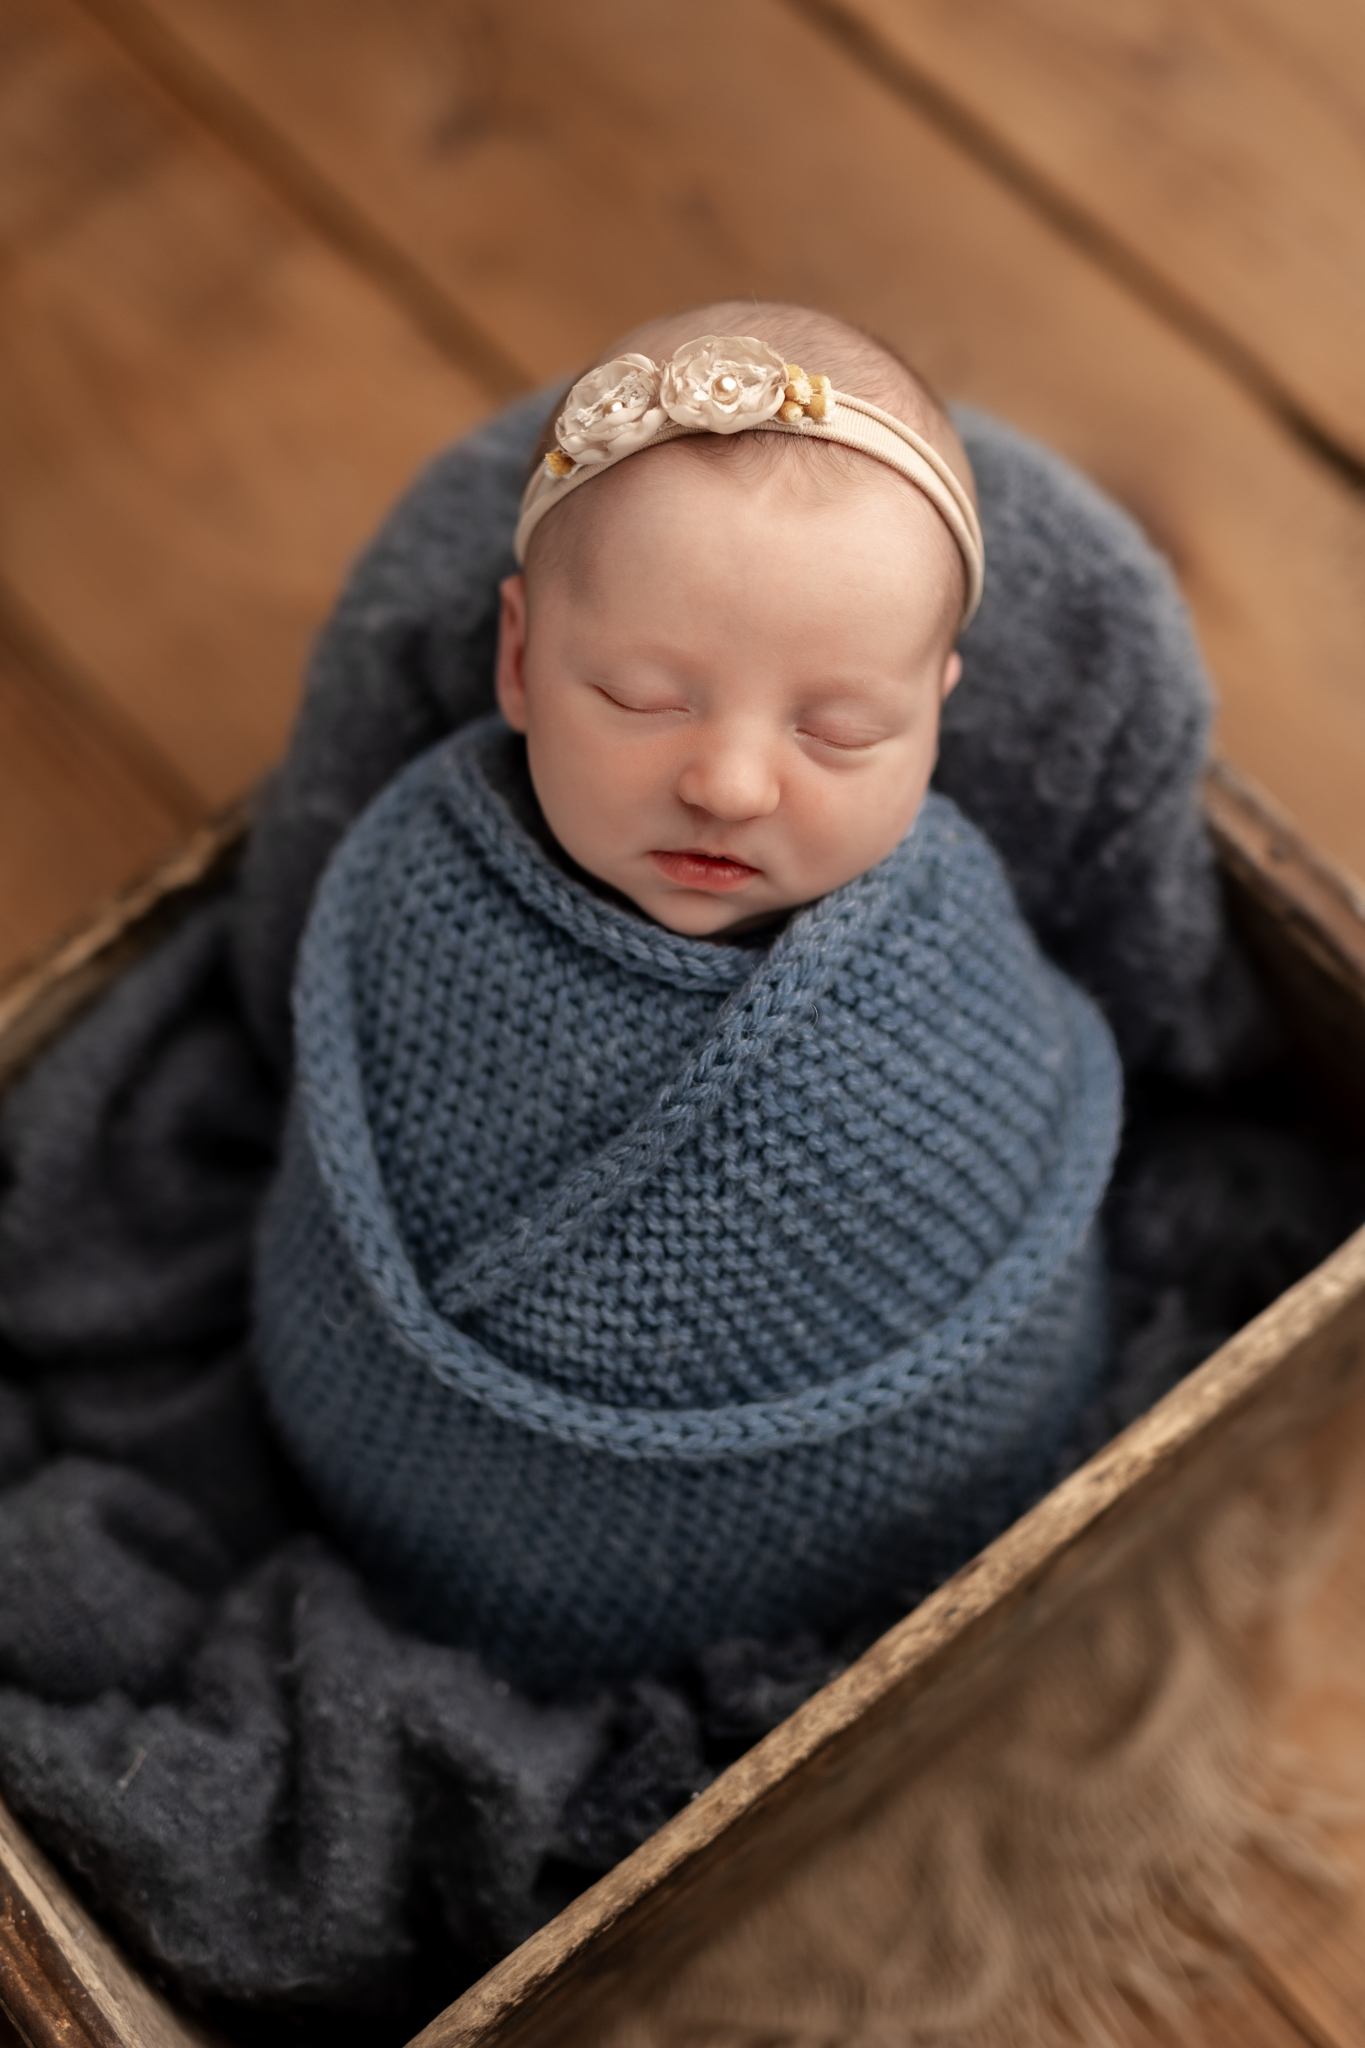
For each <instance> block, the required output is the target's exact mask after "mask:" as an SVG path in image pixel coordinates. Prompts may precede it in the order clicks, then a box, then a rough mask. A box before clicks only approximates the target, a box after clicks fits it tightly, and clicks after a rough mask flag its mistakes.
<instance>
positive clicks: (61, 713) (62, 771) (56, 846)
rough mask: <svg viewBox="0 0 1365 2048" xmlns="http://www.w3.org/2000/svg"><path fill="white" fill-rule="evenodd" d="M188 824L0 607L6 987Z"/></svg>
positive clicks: (1, 948) (0, 931)
mask: <svg viewBox="0 0 1365 2048" xmlns="http://www.w3.org/2000/svg"><path fill="white" fill-rule="evenodd" d="M188 823H189V819H188V817H187V816H186V814H185V812H184V810H183V809H182V807H181V806H179V805H178V804H176V803H175V802H174V801H173V799H172V797H171V796H170V795H168V794H167V793H166V792H165V791H164V790H163V789H162V788H160V787H156V786H149V779H148V778H147V777H145V776H144V775H142V774H140V773H139V772H138V768H137V765H136V763H134V762H130V761H129V759H128V758H127V756H126V754H125V753H124V751H123V750H122V749H121V748H120V747H119V745H118V744H117V741H116V739H114V738H113V737H111V735H110V734H109V732H108V731H107V730H105V729H102V727H101V725H100V723H99V722H98V720H97V719H96V718H95V717H94V716H93V715H91V713H90V712H89V711H88V709H87V707H86V706H84V705H83V704H82V703H81V701H80V700H79V698H74V699H73V697H72V696H71V695H69V694H68V693H66V692H64V691H62V690H61V689H60V688H59V687H57V686H55V685H54V682H53V680H52V679H51V677H48V676H44V675H42V674H41V673H39V672H38V671H37V669H36V667H35V665H34V664H33V663H32V662H30V661H27V660H25V658H24V656H23V654H22V653H21V652H20V651H19V650H17V649H16V648H14V647H13V646H12V645H10V644H7V642H6V640H5V637H4V619H3V613H2V612H0V986H3V983H4V981H5V978H6V976H7V974H8V973H9V972H11V971H12V970H13V969H14V968H15V966H16V965H17V964H18V963H19V962H20V961H21V960H24V959H26V958H28V957H29V955H30V954H32V953H34V952H36V951H37V950H38V948H39V947H40V946H41V945H43V944H44V943H45V942H46V941H47V940H48V939H49V938H50V937H51V935H52V934H53V933H54V932H56V931H61V930H62V929H64V928H65V927H66V926H68V925H71V924H72V923H73V922H75V921H76V920H77V919H78V918H80V917H82V916H86V915H88V914H89V913H90V912H91V910H92V909H93V908H94V906H95V905H96V904H97V903H99V902H101V901H102V900H103V899H104V898H105V897H107V896H110V895H112V894H113V892H114V891H115V890H116V889H118V888H121V887H122V886H123V885H124V884H125V883H127V882H128V881H130V880H131V878H132V877H133V876H134V875H136V874H139V873H141V872H142V870H143V869H144V868H147V867H150V866H151V864H152V862H153V861H154V860H155V859H156V857H157V856H158V855H159V854H161V853H164V852H165V850H166V848H167V847H168V846H170V845H171V844H172V843H173V842H174V841H175V840H177V839H179V838H181V837H183V835H184V832H185V829H186V826H187V824H188Z"/></svg>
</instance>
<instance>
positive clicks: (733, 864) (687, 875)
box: [650, 847, 762, 895]
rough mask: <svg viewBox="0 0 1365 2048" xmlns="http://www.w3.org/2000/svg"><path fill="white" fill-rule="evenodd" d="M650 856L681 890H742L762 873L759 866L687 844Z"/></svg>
mask: <svg viewBox="0 0 1365 2048" xmlns="http://www.w3.org/2000/svg"><path fill="white" fill-rule="evenodd" d="M650 858H651V859H652V860H653V862H654V864H655V866H656V867H657V868H658V869H659V870H660V872H661V873H663V874H664V875H666V876H667V877H668V879H669V881H670V882H676V883H678V884H679V885H680V886H681V887H682V888H684V889H711V890H714V891H715V892H717V893H718V894H722V895H723V894H724V893H725V892H726V891H727V890H730V889H742V888H743V886H744V884H745V883H746V882H749V881H752V879H753V877H754V876H755V875H757V874H761V873H762V869H761V868H751V867H747V866H746V865H745V863H744V862H743V861H742V860H731V859H730V858H729V856H728V855H727V854H723V853H699V852H696V851H695V850H694V849H692V848H690V847H689V848H688V849H686V850H685V851H684V852H681V853H670V852H665V851H662V850H658V851H656V852H654V853H653V854H651V856H650Z"/></svg>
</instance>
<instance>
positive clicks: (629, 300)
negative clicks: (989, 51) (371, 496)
mask: <svg viewBox="0 0 1365 2048" xmlns="http://www.w3.org/2000/svg"><path fill="white" fill-rule="evenodd" d="M92 4H97V5H98V7H99V11H100V13H101V16H102V18H107V19H108V20H110V21H115V20H116V21H117V24H118V26H119V32H120V34H122V35H123V36H124V37H125V39H126V40H127V44H128V47H129V48H130V49H133V50H136V49H137V48H138V47H139V43H140V38H142V36H143V26H144V25H145V24H146V22H147V21H148V20H149V19H150V20H152V21H153V22H154V24H155V27H156V31H157V36H158V45H157V47H158V52H159V61H160V62H161V63H162V72H163V75H167V68H166V65H165V61H164V60H165V48H166V42H167V39H168V38H169V39H171V41H172V42H173V43H174V42H176V41H178V43H179V44H180V45H181V46H182V47H184V48H185V49H187V50H188V52H189V58H190V59H191V60H192V62H193V65H194V66H195V67H196V75H198V71H199V70H201V69H202V67H204V66H208V67H210V68H211V69H212V70H213V71H214V72H215V73H218V74H220V75H221V76H222V77H223V78H224V79H225V80H226V81H227V82H228V84H229V85H230V86H231V88H232V90H233V91H234V92H235V93H236V94H238V95H239V96H240V97H241V98H243V99H246V100H249V101H250V103H251V104H252V105H253V106H254V107H255V108H256V109H257V110H258V112H259V114H260V116H261V118H262V119H266V120H268V121H269V122H271V123H272V124H273V125H274V127H275V128H277V129H279V130H282V131H284V130H287V132H288V134H289V136H290V139H291V145H292V146H293V147H294V148H295V149H296V150H297V151H298V152H299V153H300V154H304V155H306V156H307V158H308V160H309V162H310V163H311V164H312V165H314V166H315V167H316V170H317V172H318V175H319V176H321V177H323V178H325V179H326V180H327V181H328V183H329V184H331V185H333V186H334V187H335V188H336V189H337V190H338V191H341V192H343V193H344V194H345V195H346V196H347V200H348V203H350V204H352V205H354V206H355V207H357V208H363V209H364V210H365V213H366V217H367V218H368V219H369V220H371V221H372V222H375V223H377V224H378V226H379V227H380V228H382V231H383V233H384V234H385V235H386V236H388V237H389V238H390V239H391V240H392V242H394V243H395V244H396V245H398V246H401V248H402V249H403V251H404V252H405V253H406V255H407V256H408V258H409V259H410V260H411V261H412V262H413V263H414V264H417V265H419V266H421V268H422V269H423V270H424V271H425V272H426V273H427V274H428V275H430V276H431V277H432V278H433V279H436V280H438V281H439V282H440V284H441V285H442V287H443V288H444V289H447V290H448V291H449V292H451V293H452V294H453V295H455V296H456V297H457V298H459V299H460V301H461V303H462V304H465V305H467V306H472V307H475V308H476V309H477V312H478V316H479V320H480V323H481V326H482V328H483V329H484V330H485V331H487V332H488V333H489V334H490V335H492V336H493V337H494V339H495V340H497V341H498V343H499V344H500V345H501V346H503V347H504V348H506V349H508V350H509V351H513V352H515V353H516V354H517V355H518V357H519V359H521V360H524V361H526V362H527V364H528V367H529V368H530V369H531V371H532V372H533V373H534V374H536V375H545V376H549V375H551V374H553V373H556V372H559V371H562V370H564V369H566V368H570V367H572V366H573V365H574V364H575V362H578V361H581V360H582V359H583V357H584V356H585V355H586V354H587V353H588V352H589V351H590V350H592V349H593V348H595V347H597V346H599V345H600V344H601V342H602V341H603V340H605V339H606V338H607V337H608V336H609V335H610V334H611V333H612V332H613V331H620V330H621V329H622V328H623V327H624V326H626V325H627V324H628V323H629V322H631V321H632V320H634V319H636V318H638V317H640V316H642V315H643V314H645V313H648V312H654V311H657V310H659V309H660V308H661V307H666V306H668V305H670V304H673V305H676V304H679V303H686V302H687V301H689V300H698V299H702V298H705V297H708V296H711V295H714V294H721V293H737V294H739V295H741V296H743V295H746V294H748V293H749V292H751V291H752V292H757V293H759V294H764V295H791V296H795V297H797V298H803V299H811V300H815V301H818V302H821V303H824V304H827V305H830V306H832V307H834V308H835V309H837V310H839V311H841V312H844V313H847V314H849V315H850V316H851V317H853V318H855V319H857V320H860V321H862V322H863V323H864V324H866V325H868V326H871V327H872V328H874V329H875V330H877V331H878V332H881V333H884V334H887V335H888V336H889V337H890V338H891V339H892V340H894V341H895V342H897V343H898V344H899V345H900V346H902V347H903V348H905V349H906V350H907V351H908V352H909V353H911V354H912V355H913V356H914V357H915V358H916V359H918V360H919V361H920V362H921V363H922V364H923V366H924V367H925V368H926V370H927V371H928V372H929V373H930V375H931V376H932V377H933V378H934V379H935V381H936V382H937V383H938V384H939V385H940V386H941V387H942V388H944V389H946V390H947V391H949V392H950V393H953V394H956V395H958V396H962V397H966V398H970V399H975V400H977V401H979V402H980V403H982V404H985V405H987V406H990V407H992V408H993V409H995V410H997V411H998V412H1000V413H1002V414H1003V415H1004V416H1006V417H1007V418H1010V419H1013V420H1015V421H1017V422H1018V423H1019V424H1020V425H1022V426H1024V427H1025V428H1027V429H1028V430H1029V431H1031V432H1035V433H1037V434H1039V435H1040V436H1042V437H1043V438H1045V439H1047V440H1048V441H1050V442H1052V443H1053V444H1054V445H1056V446H1058V447H1059V448H1061V449H1062V450H1063V452H1065V453H1066V454H1068V455H1070V456H1071V457H1072V458H1073V459H1074V460H1076V461H1077V462H1078V463H1079V464H1080V465H1081V466H1082V467H1083V468H1084V469H1086V470H1088V471H1089V472H1090V474H1092V475H1093V476H1094V477H1095V478H1096V479H1097V480H1098V481H1099V482H1100V483H1101V484H1102V485H1104V486H1105V487H1106V488H1107V489H1109V490H1111V491H1112V492H1113V493H1114V494H1115V495H1116V496H1117V497H1118V498H1119V499H1120V500H1121V501H1123V502H1124V503H1126V504H1128V505H1129V506H1130V507H1131V508H1132V509H1133V510H1134V511H1135V512H1136V513H1137V515H1138V516H1139V518H1140V519H1142V521H1143V522H1144V524H1145V525H1146V526H1147V528H1148V530H1149V531H1150V532H1151V533H1152V534H1153V535H1154V537H1155V538H1156V540H1157V541H1158V543H1159V544H1160V545H1161V546H1162V547H1164V548H1165V550H1166V551H1167V552H1168V553H1169V554H1170V556H1171V557H1172V559H1173V560H1174V562H1175V564H1176V567H1177V570H1178V572H1179V573H1180V575H1181V577H1182V580H1183V582H1184V585H1185V588H1186V591H1187V593H1188V594H1189V596H1190V599H1191V601H1192V603H1193V605H1194V609H1195V612H1196V615H1197V617H1198V621H1199V624H1200V627H1201V630H1202V633H1203V637H1204V641H1205V644H1206V647H1207V649H1208V651H1209V654H1210V657H1211V660H1212V663H1213V667H1214V670H1215V674H1216V675H1217V678H1218V680H1219V684H1220V687H1221V690H1222V693H1223V697H1224V706H1225V709H1224V717H1223V725H1222V743H1223V746H1224V748H1225V750H1226V751H1227V752H1228V753H1229V754H1230V755H1231V756H1232V758H1233V759H1234V760H1236V761H1237V762H1238V763H1239V765H1241V766H1243V767H1245V768H1247V769H1248V770H1249V771H1250V772H1251V773H1253V774H1254V775H1255V776H1256V777H1257V778H1258V779H1259V780H1260V781H1261V782H1263V783H1264V784H1265V785H1266V786H1267V787H1268V788H1269V789H1270V790H1271V792H1272V793H1273V794H1274V795H1275V796H1276V797H1277V798H1278V799H1279V801H1280V802H1281V803H1283V804H1284V805H1286V806H1287V807H1288V809H1289V810H1290V811H1292V812H1293V813H1294V814H1295V815H1296V816H1297V817H1298V818H1299V819H1300V820H1301V821H1302V822H1303V823H1304V824H1305V825H1306V827H1307V828H1308V830H1309V832H1310V834H1311V836H1312V837H1313V838H1314V840H1315V841H1316V842H1317V843H1318V844H1320V845H1322V846H1323V847H1324V848H1326V850H1328V851H1329V852H1333V853H1335V854H1336V855H1338V856H1339V857H1340V858H1342V859H1344V860H1345V861H1347V862H1348V863H1349V864H1351V865H1352V866H1353V867H1354V868H1355V869H1356V871H1357V872H1360V873H1365V805H1362V803H1361V801H1360V791H1361V789H1362V787H1365V679H1363V678H1362V654H1361V649H1362V648H1365V579H1362V578H1361V576H1360V574H1359V570H1358V564H1359V562H1360V560H1361V559H1362V555H1363V554H1365V500H1362V499H1361V498H1360V497H1359V496H1358V495H1357V494H1356V493H1354V492H1353V491H1351V490H1350V489H1349V488H1347V487H1346V486H1345V485H1344V484H1343V483H1342V482H1341V480H1340V479H1339V477H1338V476H1337V475H1336V474H1335V473H1334V472H1333V471H1332V470H1331V469H1330V467H1329V466H1327V465H1325V464H1324V463H1322V462H1321V461H1319V460H1318V459H1317V458H1315V457H1314V456H1313V455H1311V454H1310V453H1308V452H1307V451H1306V450H1305V448H1304V446H1303V445H1302V443H1301V442H1300V441H1299V440H1297V439H1296V438H1295V437H1294V436H1293V435H1291V434H1289V433H1288V432H1287V431H1285V430H1284V428H1283V427H1282V426H1281V425H1280V424H1279V423H1278V422H1277V421H1276V420H1275V419H1274V418H1273V417H1272V416H1271V415H1270V414H1269V413H1268V412H1267V411H1266V409H1265V408H1264V406H1262V405H1261V404H1259V403H1258V402H1256V401H1255V400H1254V399H1253V398H1252V397H1250V396H1249V395H1248V393H1247V391H1246V390H1245V388H1244V387H1243V386H1242V385H1241V384H1240V383H1238V382H1237V380H1236V379H1234V378H1232V377H1231V376H1229V375H1228V374H1227V373H1226V371H1224V370H1223V369H1221V368H1220V367H1218V366H1217V365H1216V364H1215V363H1214V362H1213V361H1212V360H1211V359H1210V358H1209V357H1208V356H1207V355H1206V354H1205V353H1203V352H1202V351H1201V350H1200V349H1199V348H1197V347H1195V346H1194V345H1193V344H1192V343H1191V342H1189V341H1188V340H1187V339H1186V338H1184V337H1183V336H1182V335H1180V334H1178V333H1177V332H1176V331H1174V330H1173V329H1172V328H1171V326H1170V325H1169V324H1168V323H1167V322H1166V321H1165V320H1164V319H1163V318H1161V317H1160V316H1159V315H1158V314H1156V313H1154V312H1153V311H1151V310H1150V309H1149V308H1148V307H1147V306H1145V305H1144V304H1142V303H1141V301H1140V300H1138V299H1137V298H1135V297H1134V296H1133V294H1132V293H1131V292H1130V291H1128V290H1126V289H1125V288H1124V287H1123V286H1121V285H1120V284H1119V283H1117V282H1116V281H1115V280H1114V278H1113V277H1111V276H1110V275H1108V274H1106V273H1105V272H1103V271H1102V270H1100V269H1099V268H1098V267H1097V266H1096V264H1095V263H1093V262H1092V261H1090V260H1089V259H1088V258H1087V257H1085V256H1084V255H1083V254H1081V253H1080V252H1079V251H1078V250H1077V248H1076V247H1075V246H1074V243H1073V242H1072V241H1070V240H1069V239H1068V238H1067V237H1066V236H1065V235H1064V234H1062V233H1060V232H1059V231H1058V230H1057V229H1056V228H1055V227H1053V226H1051V225H1050V224H1049V223H1048V222H1047V221H1045V220H1043V219H1042V218H1041V217H1040V216H1039V215H1038V213H1037V212H1036V210H1035V209H1034V208H1033V207H1032V206H1031V205H1030V204H1029V203H1028V202H1027V200H1026V199H1022V198H1020V197H1019V196H1018V195H1017V194H1015V193H1014V192H1012V191H1011V190H1010V189H1008V187H1007V186H1005V185H1004V184H1002V182H1001V181H1000V179H999V178H998V177H997V176H995V175H994V174H993V173H991V172H989V171H988V170H985V169H983V168H982V167H981V165H980V164H979V163H977V162H976V161H974V160H973V159H972V157H971V156H970V155H968V154H967V153H966V152H965V151H964V150H963V149H962V148H960V147H959V146H957V145H955V144H954V143H952V142H951V141H949V140H947V139H946V138H945V137H944V135H943V134H942V132H940V130H939V129H938V128H936V127H935V126H934V125H933V124H932V123H930V122H929V121H927V120H925V119H924V118H922V117H921V116H919V115H917V114H916V112H915V111H914V109H913V108H911V107H910V106H908V105H907V104H906V102H905V100H904V99H903V98H902V97H900V96H898V95H897V94H896V93H895V92H893V91H891V90H889V89H887V88H886V87H885V86H883V85H882V84H880V83H879V82H878V81H877V80H876V79H874V78H873V77H871V76H870V75H869V74H868V71H867V69H866V67H865V66H863V65H862V64H859V63H855V62H854V61H852V60H851V59H850V58H849V57H848V56H847V54H846V53H844V52H843V51H841V50H839V49H838V48H836V47H835V46H834V44H833V43H832V42H831V41H830V39H829V38H828V36H826V35H824V34H822V33H820V32H818V31H817V30H816V29H815V28H813V27H812V26H811V25H810V24H809V23H808V22H806V21H805V20H803V19H800V18H798V17H797V16H796V15H794V14H793V13H792V12H791V11H790V10H789V9H788V8H786V7H784V6H783V5H781V4H779V0H696V4H694V5H691V4H690V5H687V6H684V5H683V4H682V0H653V4H651V5H650V6H649V7H648V8H639V7H635V6H632V5H630V4H628V0H576V4H575V6H574V7H573V9H572V10H568V11H566V10H564V9H562V8H559V7H556V6H554V5H553V4H551V0H522V4H521V5H519V6H518V8H517V9H516V10H515V12H514V13H511V12H509V11H508V10H506V9H498V8H494V7H491V6H487V5H484V4H482V0H393V4H392V5H390V6H387V7H385V8H382V9H377V8H372V7H369V6H367V5H365V4H364V0H288V4H287V5H279V4H268V0H175V5H174V6H172V5H171V4H170V0H92ZM718 49H723V50H724V52H725V61H724V63H723V64H718V63H716V62H715V61H714V53H715V52H716V51H717V50H718ZM187 89H188V88H187Z"/></svg>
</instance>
